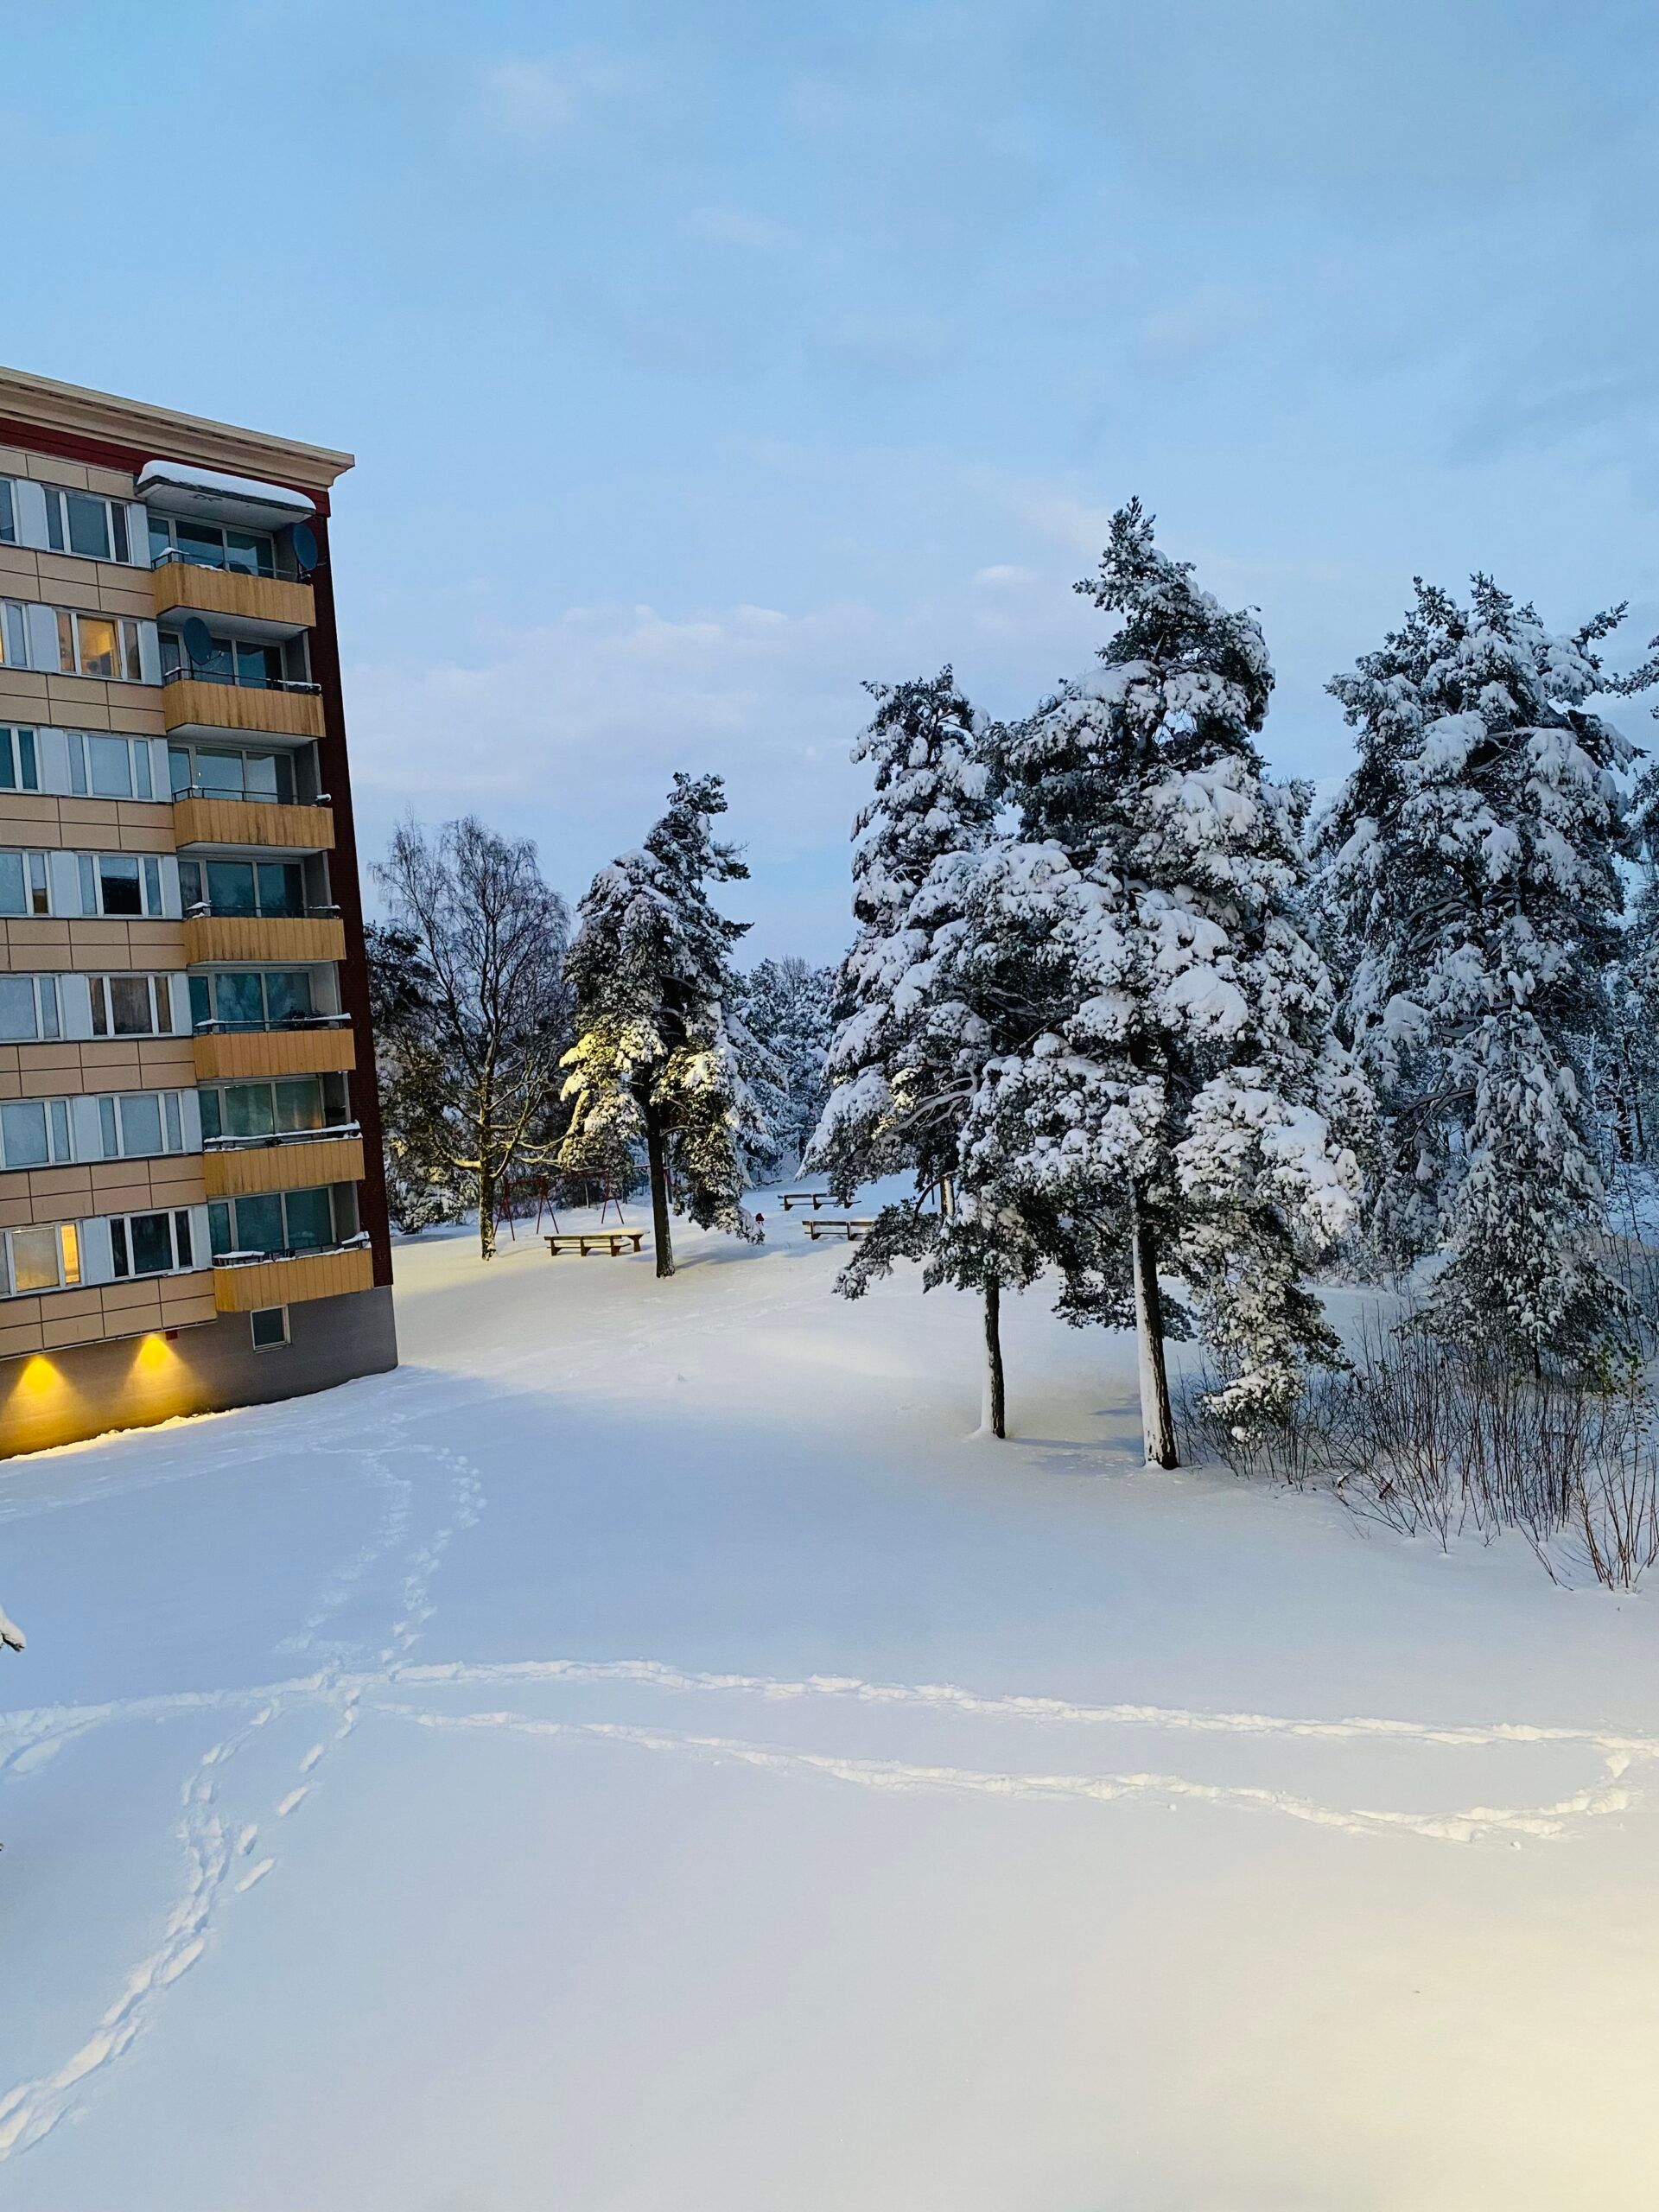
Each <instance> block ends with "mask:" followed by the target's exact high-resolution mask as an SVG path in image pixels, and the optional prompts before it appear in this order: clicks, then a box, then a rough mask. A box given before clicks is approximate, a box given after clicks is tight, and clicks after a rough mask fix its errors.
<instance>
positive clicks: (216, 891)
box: [207, 861, 263, 915]
mask: <svg viewBox="0 0 1659 2212" xmlns="http://www.w3.org/2000/svg"><path fill="white" fill-rule="evenodd" d="M261 872H262V873H263V870H262V871H261ZM207 898H208V902H209V904H210V905H211V906H212V907H213V912H214V913H216V914H233V915H240V914H253V913H255V912H257V908H256V906H255V905H254V902H253V868H252V867H251V864H250V863H249V862H248V861H208V863H207Z"/></svg>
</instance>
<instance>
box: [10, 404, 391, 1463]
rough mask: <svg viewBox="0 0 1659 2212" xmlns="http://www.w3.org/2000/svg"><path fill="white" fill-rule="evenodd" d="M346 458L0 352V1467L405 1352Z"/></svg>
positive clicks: (372, 1365)
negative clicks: (346, 528)
mask: <svg viewBox="0 0 1659 2212" xmlns="http://www.w3.org/2000/svg"><path fill="white" fill-rule="evenodd" d="M351 466H352V456H351V455H350V454H345V453H334V452H330V451H328V450H327V449H326V448H321V447H316V446H309V445H302V444H298V443H296V442H294V441H293V440H291V439H288V438H282V437H274V436H268V435H264V434H263V433H259V432H256V431H251V430H241V429H233V428H232V427H230V426H229V425H228V424H225V423H211V422H205V421H200V420H198V419H196V418H194V417H193V416H188V415H181V414H176V413H174V412H172V411H171V410H168V409H166V408H160V407H149V406H143V405H140V404H137V403H135V402H133V401H130V400H125V399H118V398H115V397H111V396H110V395H109V394H106V393H104V392H97V391H82V390H80V389H79V388H78V387H76V386H73V385H62V384H56V383H53V382H50V381H48V379H46V378H40V377H32V376H27V375H23V374H21V373H18V372H14V371H11V370H5V369H0V1455H3V1454H8V1453H13V1452H25V1451H31V1450H35V1449H38V1448H40V1447H41V1446H44V1445H48V1444H57V1443H62V1442H67V1441H69V1440H73V1439H76V1438H79V1437H85V1436H91V1435H96V1434H98V1433H100V1432H102V1431H103V1430H105V1429H109V1428H115V1427H130V1426H134V1425H137V1424H140V1423H143V1422H148V1421H160V1420H165V1419H167V1418H168V1416H170V1415H172V1414H178V1413H186V1412H200V1411H204V1410H207V1409H210V1408H226V1407H230V1406H236V1405H242V1404H246V1403H251V1402H257V1401H262V1400H268V1399H274V1398H283V1397H289V1396H293V1395H298V1394H299V1393H301V1392H304V1391H308V1390H316V1389H325V1388H327V1386H328V1385H330V1384H332V1383H339V1382H343V1381H345V1380H346V1378H347V1377H348V1376H354V1375H361V1374H367V1373H372V1372H375V1371H378V1370H382V1369H385V1368H389V1367H391V1366H393V1365H395V1364H396V1363H397V1344H396V1338H395V1337H394V1334H393V1327H392V1313H391V1249H390V1243H389V1236H388V1227H387V1219H386V1207H385V1189H384V1185H383V1180H382V1175H381V1154H380V1131H379V1122H378V1107H377V1103H376V1097H375V1085H374V1057H373V1051H372V1041H371V1037H370V1031H369V1023H368V977H367V970H366V966H365V958H364V949H363V923H362V913H361V909H360V906H359V893H358V871H357V856H356V851H355V847H354V843H353V830H352V809H351V786H350V779H349V775H348V772H347V766H346V732H345V722H344V716H343V713H342V709H341V702H340V668H339V656H338V649H337V645H336V639H335V631H334V595H333V586H332V575H331V570H330V565H329V554H328V513H329V494H330V492H331V490H332V488H333V486H334V483H335V482H336V480H338V479H339V477H340V475H341V474H343V472H344V471H345V470H346V469H348V468H349V467H351Z"/></svg>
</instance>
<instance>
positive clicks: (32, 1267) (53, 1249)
mask: <svg viewBox="0 0 1659 2212" xmlns="http://www.w3.org/2000/svg"><path fill="white" fill-rule="evenodd" d="M0 1258H3V1262H4V1264H3V1267H0V1278H3V1279H0V1294H3V1295H6V1296H9V1297H12V1298H22V1297H24V1296H26V1295H27V1294H28V1293H29V1292H30V1291H40V1290H67V1289H68V1288H69V1287H71V1286H72V1285H73V1284H74V1283H78V1282H79V1281H80V1232H79V1230H77V1228H76V1227H75V1224H74V1223H73V1221H65V1222H60V1223H59V1224H57V1226H56V1227H55V1228H53V1229H10V1230H7V1231H6V1233H5V1236H4V1239H3V1251H0Z"/></svg>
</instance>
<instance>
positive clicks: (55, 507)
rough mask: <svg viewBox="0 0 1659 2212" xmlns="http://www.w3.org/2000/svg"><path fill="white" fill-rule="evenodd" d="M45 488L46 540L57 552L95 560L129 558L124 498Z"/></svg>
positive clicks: (51, 487)
mask: <svg viewBox="0 0 1659 2212" xmlns="http://www.w3.org/2000/svg"><path fill="white" fill-rule="evenodd" d="M45 490H46V536H47V543H48V545H49V546H50V547H51V549H52V550H53V551H54V553H80V554H84V555H85V556H86V558H87V559H88V560H92V561H130V560H131V558H132V552H131V549H130V543H129V541H128V537H127V510H126V505H125V503H124V501H123V500H120V499H104V498H102V497H101V496H100V495H99V493H96V492H61V491H60V490H59V489H58V487H57V486H56V485H54V484H48V485H47V486H46V487H45Z"/></svg>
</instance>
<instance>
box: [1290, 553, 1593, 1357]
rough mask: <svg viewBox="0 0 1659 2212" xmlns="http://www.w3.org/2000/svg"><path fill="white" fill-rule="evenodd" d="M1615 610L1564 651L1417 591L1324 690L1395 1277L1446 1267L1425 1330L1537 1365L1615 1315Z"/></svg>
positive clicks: (1441, 595) (1474, 608) (1508, 614)
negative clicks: (1378, 1105) (1593, 703)
mask: <svg viewBox="0 0 1659 2212" xmlns="http://www.w3.org/2000/svg"><path fill="white" fill-rule="evenodd" d="M1620 613H1622V610H1615V611H1614V612H1612V613H1605V614H1601V615H1598V616H1597V617H1596V618H1595V619H1594V620H1592V621H1590V622H1587V623H1586V624H1585V625H1584V626H1583V627H1582V628H1581V629H1580V630H1579V631H1577V632H1575V633H1574V634H1573V635H1572V636H1570V637H1566V636H1559V635H1555V634H1554V633H1552V632H1548V631H1546V630H1545V629H1544V627H1543V626H1542V624H1541V622H1540V621H1539V619H1538V617H1537V615H1536V613H1535V612H1534V610H1533V609H1532V608H1531V607H1529V606H1527V605H1524V604H1522V603H1521V602H1518V601H1516V600H1515V599H1513V598H1511V597H1510V594H1508V593H1506V592H1503V591H1501V590H1500V589H1499V588H1498V587H1497V584H1496V583H1494V582H1492V580H1491V578H1490V577H1488V576H1484V575H1478V576H1476V577H1475V578H1474V579H1473V582H1472V588H1471V599H1470V603H1469V605H1468V606H1466V607H1465V606H1460V605H1459V603H1458V602H1457V601H1455V600H1454V599H1452V596H1451V595H1450V594H1448V593H1446V592H1444V591H1441V590H1440V589H1438V588H1434V587H1433V586H1431V585H1427V584H1425V583H1423V582H1421V580H1420V581H1419V582H1418V584H1417V597H1416V603H1415V605H1414V607H1412V608H1411V609H1410V611H1409V612H1408V614H1407V616H1406V618H1405V620H1404V622H1403V623H1402V626H1401V627H1400V628H1399V629H1398V630H1397V631H1395V632H1391V633H1390V634H1389V636H1388V637H1387V638H1386V639H1384V641H1383V645H1382V646H1381V647H1380V648H1379V649H1378V650H1377V651H1376V652H1373V653H1368V654H1367V655H1365V657H1364V658H1363V659H1362V660H1361V661H1360V662H1359V664H1357V667H1356V668H1355V669H1354V670H1353V671H1352V672H1351V673H1350V674H1346V675H1343V676H1338V677H1336V678H1335V680H1334V681H1333V682H1332V686H1331V689H1332V691H1333V692H1334V693H1335V695H1336V696H1337V697H1338V699H1340V700H1341V702H1342V704H1343V707H1344V711H1345V713H1346V715H1347V718H1348V720H1349V721H1351V723H1352V724H1353V725H1354V727H1355V728H1356V729H1357V732H1358V736H1359V756H1360V757H1359V765H1358V766H1357V768H1356V769H1355V771H1354V772H1353V774H1352V775H1351V777H1350V778H1349V779H1348V782H1347V785H1346V786H1345V788H1344V791H1343V793H1342V795H1341V798H1339V800H1338V804H1337V805H1336V806H1335V808H1334V809H1333V810H1332V813H1331V816H1330V817H1329V818H1328V820H1327V821H1326V823H1325V825H1324V828H1323V831H1322V836H1321V840H1320V849H1321V870H1320V887H1321V892H1322V896H1323V898H1324V899H1325V904H1326V906H1327V907H1328V909H1329V911H1330V912H1331V915H1332V923H1333V931H1332V937H1333V942H1334V943H1335V944H1337V945H1338V948H1340V957H1341V959H1342V963H1343V968H1344V990H1343V1007H1342V1020H1343V1024H1344V1033H1345V1034H1346V1036H1347V1038H1348V1039H1349V1041H1350V1042H1351V1046H1352V1047H1353V1050H1354V1052H1355V1055H1356V1057H1357V1059H1358V1060H1359V1061H1360V1062H1361V1064H1362V1065H1363V1067H1364V1068H1365V1069H1366V1071H1368V1072H1369V1074H1370V1077H1371V1078H1372V1080H1373V1082H1374V1084H1375V1085H1376V1091H1377V1094H1378V1096H1379V1098H1380V1100H1381V1102H1382V1104H1383V1109H1384V1115H1385V1121H1386V1129H1387V1158H1386V1167H1385V1172H1384V1174H1383V1178H1382V1181H1381V1186H1380V1191H1379V1195H1378V1199H1377V1203H1376V1209H1375V1223H1374V1226H1375V1233H1376V1238H1377V1241H1378V1243H1379V1244H1380V1245H1381V1246H1382V1247H1383V1249H1384V1250H1385V1251H1386V1252H1387V1253H1388V1254H1389V1255H1391V1256H1392V1257H1393V1258H1394V1259H1395V1260H1396V1261H1397V1262H1410V1261H1412V1260H1414V1259H1416V1258H1418V1257H1420V1256H1421V1255H1425V1254H1428V1253H1433V1252H1437V1251H1444V1252H1446V1254H1447V1255H1448V1256H1447V1259H1446V1264H1445V1266H1444V1268H1442V1269H1441V1271H1440V1274H1439V1275H1438V1277H1437V1279H1436V1281H1435V1282H1434V1284H1433V1289H1432V1291H1431V1294H1430V1301H1429V1307H1428V1319H1430V1320H1431V1322H1432V1323H1433V1325H1435V1326H1436V1327H1438V1328H1440V1330H1442V1331H1444V1332H1446V1333H1447V1334H1448V1335H1451V1336H1453V1337H1456V1338H1461V1339H1462V1340H1464V1341H1491V1340H1493V1339H1494V1338H1496V1339H1497V1341H1500V1342H1502V1343H1503V1344H1505V1345H1506V1346H1507V1347H1508V1348H1509V1349H1510V1351H1513V1352H1516V1353H1519V1354H1521V1355H1522V1356H1523V1357H1527V1358H1529V1359H1530V1360H1531V1361H1533V1362H1534V1363H1536V1362H1537V1361H1538V1360H1540V1359H1541V1357H1543V1356H1544V1355H1545V1354H1546V1353H1559V1354H1560V1355H1562V1356H1564V1357H1567V1358H1569V1359H1572V1358H1583V1357H1591V1356H1593V1354H1594V1353H1595V1352H1596V1351H1597V1350H1598V1348H1599V1347H1600V1346H1601V1345H1603V1344H1605V1342H1606V1341H1607V1339H1608V1338H1609V1337H1610V1335H1611V1334H1612V1333H1614V1332H1616V1331H1617V1329H1618V1325H1619V1320H1620V1317H1621V1313H1622V1310H1623V1304H1624V1301H1623V1297H1622V1294H1621V1293H1620V1291H1619V1290H1618V1286H1617V1285H1616V1284H1615V1283H1614V1282H1613V1281H1612V1280H1611V1278H1610V1276H1609V1275H1608V1274H1607V1272H1606V1270H1605V1268H1604V1267H1603V1266H1602V1263H1601V1261H1600V1258H1599V1251H1598V1247H1599V1242H1600V1240H1601V1238H1602V1236H1604V1234H1605V1227H1606V1221H1605V1199H1604V1195H1603V1186H1602V1180H1601V1177H1600V1174H1599V1172H1598V1166H1597V1131H1596V1129H1595V1127H1594V1123H1593V1114H1592V1076H1593V1070H1592V1065H1591V1062H1592V1058H1593V1057H1594V1056H1595V1053H1596V1052H1598V1051H1599V1050H1601V1051H1605V1047H1606V1046H1607V1044H1608V1042H1609V1040H1610V1039H1611V1038H1612V1036H1613V1034H1614V1033H1615V1031H1616V1028H1617V1020H1616V1009H1615V1008H1614V1007H1613V1006H1612V1004H1611V993H1610V989H1609V982H1608V979H1609V977H1610V976H1611V974H1612V973H1613V971H1614V966H1615V956H1616V954H1617V953H1618V950H1619V936H1618V914H1619V912H1620V908H1621V906H1622V903H1623V892H1622V887H1621V882H1620V876H1619V868H1618V859H1619V855H1620V853H1621V850H1622V849H1624V844H1625V842H1626V828H1625V820H1624V801H1623V798H1622V796H1621V785H1620V778H1621V776H1622V773H1623V772H1624V770H1625V769H1626V768H1627V767H1628V766H1629V765H1630V760H1631V757H1632V756H1631V748H1630V746H1629V745H1628V744H1627V743H1626V741H1625V740H1624V738H1623V737H1622V736H1621V735H1620V734H1619V732H1618V730H1617V729H1616V728H1614V727H1613V725H1612V724H1611V722H1609V721H1605V719H1604V718H1603V717H1602V716H1601V715H1598V714H1595V713H1592V711H1591V710H1590V709H1589V707H1588V706H1587V705H1586V702H1587V701H1588V700H1589V699H1590V698H1591V697H1592V695H1594V694H1595V693H1597V692H1598V691H1601V690H1606V689H1609V688H1611V686H1610V684H1609V682H1608V679H1606V678H1605V677H1604V675H1603V673H1602V671H1601V666H1600V662H1599V657H1598V654H1597V652H1596V650H1595V648H1596V646H1597V645H1598V644H1599V641H1600V640H1601V639H1604V638H1605V637H1606V636H1607V634H1608V633H1609V632H1610V631H1611V629H1612V628H1613V626H1615V624H1616V623H1617V622H1618V619H1619V614H1620Z"/></svg>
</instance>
